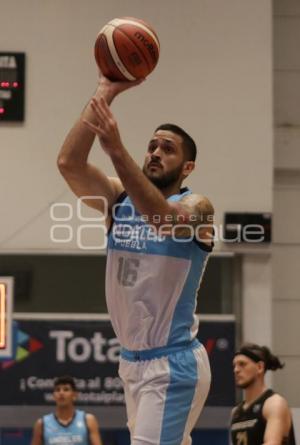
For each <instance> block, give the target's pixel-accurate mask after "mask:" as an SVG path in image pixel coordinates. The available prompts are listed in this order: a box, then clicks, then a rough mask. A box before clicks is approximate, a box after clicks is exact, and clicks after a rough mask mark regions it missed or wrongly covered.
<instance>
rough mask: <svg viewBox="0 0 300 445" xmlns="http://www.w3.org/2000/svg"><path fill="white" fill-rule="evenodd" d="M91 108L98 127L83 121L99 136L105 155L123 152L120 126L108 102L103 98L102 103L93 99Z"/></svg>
mask: <svg viewBox="0 0 300 445" xmlns="http://www.w3.org/2000/svg"><path fill="white" fill-rule="evenodd" d="M91 107H92V109H93V111H94V113H95V115H96V117H97V123H98V125H95V124H92V123H91V122H89V121H87V120H86V119H84V120H83V123H84V124H85V125H86V126H87V127H88V128H89V129H90V130H91V131H92V132H93V133H95V134H96V135H97V136H98V138H99V141H100V144H101V147H102V148H103V150H104V151H105V153H107V154H108V155H112V154H113V153H115V152H118V151H120V150H122V149H123V148H124V147H123V144H122V141H121V137H120V133H119V129H118V125H117V122H116V120H115V118H114V115H113V114H112V112H111V111H110V108H109V106H108V105H107V102H106V100H105V99H104V98H103V97H101V98H100V101H97V100H96V99H95V98H94V97H93V98H92V100H91Z"/></svg>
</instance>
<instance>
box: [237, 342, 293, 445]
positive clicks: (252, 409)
mask: <svg viewBox="0 0 300 445" xmlns="http://www.w3.org/2000/svg"><path fill="white" fill-rule="evenodd" d="M283 366H284V365H283V364H282V363H281V362H280V360H279V359H278V357H276V356H275V355H273V354H272V352H271V351H270V350H269V349H268V348H267V347H266V346H258V345H256V344H252V343H246V344H244V345H243V346H242V347H241V348H240V349H239V350H238V351H237V352H236V354H235V357H234V360H233V368H234V377H235V382H236V385H237V386H238V387H239V388H242V389H243V390H244V395H245V399H244V400H243V401H242V402H241V403H240V404H239V405H238V406H236V407H235V408H234V409H233V411H232V417H231V440H232V444H233V445H295V443H296V442H295V436H294V430H293V424H292V416H291V412H290V409H289V407H288V404H287V401H286V400H285V399H284V398H283V397H282V396H280V395H279V394H276V393H275V392H274V391H272V390H271V389H268V388H267V387H266V384H265V380H264V378H265V373H266V371H268V370H272V371H276V369H278V368H283Z"/></svg>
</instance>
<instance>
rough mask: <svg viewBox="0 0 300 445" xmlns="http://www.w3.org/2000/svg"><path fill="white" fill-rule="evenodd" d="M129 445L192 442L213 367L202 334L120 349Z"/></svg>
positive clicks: (171, 444) (161, 444)
mask: <svg viewBox="0 0 300 445" xmlns="http://www.w3.org/2000/svg"><path fill="white" fill-rule="evenodd" d="M119 374H120V377H121V379H122V381H123V384H124V391H125V401H126V409H127V417H128V428H129V430H130V436H131V445H190V444H191V442H192V441H191V437H190V433H191V431H192V429H193V427H194V426H195V423H196V421H197V419H198V417H199V415H200V413H201V410H202V408H203V405H204V403H205V400H206V398H207V395H208V391H209V387H210V380H211V373H210V366H209V361H208V357H207V353H206V350H205V348H204V346H203V345H202V344H200V343H199V342H198V340H194V341H193V342H192V343H190V345H188V346H186V345H185V346H182V345H180V346H179V345H178V346H170V347H162V348H156V349H151V350H144V351H135V352H134V351H128V350H126V349H123V350H122V351H121V358H120V368H119Z"/></svg>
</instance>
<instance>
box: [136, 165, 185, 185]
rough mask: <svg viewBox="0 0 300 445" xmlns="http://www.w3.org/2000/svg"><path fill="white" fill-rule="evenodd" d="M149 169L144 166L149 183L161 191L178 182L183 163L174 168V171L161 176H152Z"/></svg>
mask: <svg viewBox="0 0 300 445" xmlns="http://www.w3.org/2000/svg"><path fill="white" fill-rule="evenodd" d="M147 167H148V166H145V165H144V167H143V173H144V174H145V176H147V178H148V179H149V181H151V182H152V184H154V185H155V186H156V187H157V188H158V189H160V190H161V189H165V188H167V187H169V186H171V185H173V184H175V183H176V182H178V180H179V178H180V175H181V172H182V167H183V163H182V164H180V165H179V166H178V167H176V168H174V169H173V170H172V171H170V172H168V173H163V174H162V175H160V176H156V175H152V174H151V173H149V172H148V170H147Z"/></svg>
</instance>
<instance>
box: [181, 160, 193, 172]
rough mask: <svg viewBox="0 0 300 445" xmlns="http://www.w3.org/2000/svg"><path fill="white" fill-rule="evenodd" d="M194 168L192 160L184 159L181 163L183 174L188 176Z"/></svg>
mask: <svg viewBox="0 0 300 445" xmlns="http://www.w3.org/2000/svg"><path fill="white" fill-rule="evenodd" d="M194 168H195V162H194V161H185V163H184V165H183V171H182V174H183V175H184V176H188V175H189V174H190V173H192V171H193V170H194Z"/></svg>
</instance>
